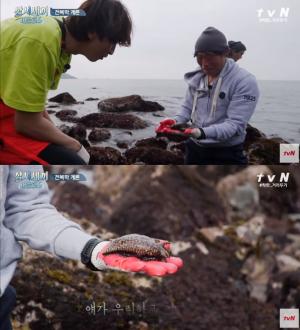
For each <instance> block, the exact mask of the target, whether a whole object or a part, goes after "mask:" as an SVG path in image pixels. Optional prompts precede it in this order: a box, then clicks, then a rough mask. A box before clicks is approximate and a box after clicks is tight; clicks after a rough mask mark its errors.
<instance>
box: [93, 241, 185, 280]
mask: <svg viewBox="0 0 300 330" xmlns="http://www.w3.org/2000/svg"><path fill="white" fill-rule="evenodd" d="M109 244H110V242H109V241H104V242H101V243H99V244H98V245H96V246H95V248H94V250H93V252H92V256H91V262H92V264H93V265H94V266H95V267H96V268H97V269H99V270H106V269H114V270H119V271H124V272H141V273H146V274H147V275H149V276H164V275H168V274H174V273H176V272H177V271H178V269H179V268H181V267H182V266H183V261H182V259H180V258H177V257H169V258H167V259H166V260H165V261H153V260H151V261H145V260H142V259H139V258H137V257H125V256H122V255H120V254H117V253H113V254H109V255H103V253H104V252H105V250H106V249H107V247H108V246H109ZM164 247H165V248H166V249H168V250H170V244H169V243H166V245H165V246H164Z"/></svg>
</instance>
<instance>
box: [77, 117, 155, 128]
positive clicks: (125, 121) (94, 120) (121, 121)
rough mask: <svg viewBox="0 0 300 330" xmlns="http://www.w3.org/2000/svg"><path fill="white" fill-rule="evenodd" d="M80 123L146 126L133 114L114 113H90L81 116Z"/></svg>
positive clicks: (105, 125) (91, 125)
mask: <svg viewBox="0 0 300 330" xmlns="http://www.w3.org/2000/svg"><path fill="white" fill-rule="evenodd" d="M80 123H82V124H84V125H85V126H86V127H88V128H93V127H106V128H123V129H142V128H146V127H147V126H148V125H147V123H146V122H145V121H144V120H142V119H140V118H139V117H137V116H134V115H127V114H115V113H91V114H89V115H86V116H83V117H82V118H81V119H80Z"/></svg>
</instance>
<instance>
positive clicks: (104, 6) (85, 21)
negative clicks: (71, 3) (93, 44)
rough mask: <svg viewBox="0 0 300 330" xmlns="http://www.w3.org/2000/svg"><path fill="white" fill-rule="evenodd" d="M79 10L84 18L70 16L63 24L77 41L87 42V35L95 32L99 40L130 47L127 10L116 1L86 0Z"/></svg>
mask: <svg viewBox="0 0 300 330" xmlns="http://www.w3.org/2000/svg"><path fill="white" fill-rule="evenodd" d="M79 9H82V10H84V11H85V13H86V16H71V17H68V18H66V20H65V23H66V26H67V28H68V30H69V32H70V33H71V34H72V36H73V37H74V38H75V39H76V40H78V41H86V40H88V39H89V38H88V33H92V32H96V33H97V35H98V37H99V39H105V38H106V39H108V40H109V41H110V42H112V43H114V44H119V45H121V46H126V47H128V46H130V44H131V33H132V21H131V18H130V15H129V12H128V10H127V8H126V7H125V6H124V5H123V4H122V3H121V2H120V1H118V0H87V1H85V2H84V3H83V4H82V5H81V6H80V7H79Z"/></svg>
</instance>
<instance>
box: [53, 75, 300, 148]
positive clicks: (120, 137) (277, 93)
mask: <svg viewBox="0 0 300 330" xmlns="http://www.w3.org/2000/svg"><path fill="white" fill-rule="evenodd" d="M258 83H259V88H260V93H261V96H260V100H259V103H258V106H257V108H256V111H255V113H254V115H253V116H252V118H251V121H250V124H252V125H253V126H255V127H257V128H258V129H260V130H261V131H262V132H264V133H265V134H266V135H267V136H268V137H274V136H279V137H281V138H283V139H285V140H287V141H288V142H291V143H300V81H259V82H258ZM185 90H186V84H185V83H184V81H182V80H125V79H124V80H122V79H120V80H115V79H106V80H104V79H99V80H98V79H97V80H94V79H62V80H61V82H60V86H59V88H58V89H57V90H55V91H50V92H49V95H48V97H52V96H55V95H57V94H58V93H62V92H69V93H70V94H71V95H73V96H74V97H75V98H76V99H77V101H85V99H86V98H88V97H94V98H96V97H97V98H99V99H100V100H103V99H105V98H110V97H121V96H127V95H131V94H139V95H141V96H142V97H143V98H144V99H146V100H150V101H156V102H159V103H160V104H161V105H163V106H164V107H165V110H164V111H159V112H155V113H141V112H133V114H136V115H138V116H139V117H141V118H143V119H144V120H146V121H147V122H148V124H149V127H148V128H146V129H142V130H136V131H132V135H131V134H129V132H126V131H124V130H118V129H112V130H111V132H112V138H111V139H110V141H108V142H106V143H104V144H103V143H102V144H101V145H110V146H115V144H116V143H117V142H118V141H126V142H128V143H129V144H131V143H133V142H134V141H135V140H137V139H142V138H146V137H150V136H154V135H155V134H154V128H155V126H156V125H157V124H158V122H159V121H160V120H162V119H163V117H172V116H174V115H175V114H176V113H177V112H178V111H179V110H180V105H181V103H182V101H183V97H184V95H185ZM98 102H99V101H85V102H84V104H76V105H73V106H61V109H74V110H77V111H78V116H80V117H81V116H83V115H85V114H88V113H93V112H97V111H98V108H97V104H98ZM51 104H52V103H51V102H49V105H51ZM54 110H57V109H54ZM53 118H55V121H56V123H57V124H61V123H62V122H61V121H60V120H59V119H57V118H56V117H55V116H53ZM66 124H68V123H66Z"/></svg>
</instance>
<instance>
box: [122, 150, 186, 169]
mask: <svg viewBox="0 0 300 330" xmlns="http://www.w3.org/2000/svg"><path fill="white" fill-rule="evenodd" d="M125 157H126V159H127V163H128V164H135V163H144V164H148V165H159V164H163V165H169V164H177V165H180V164H183V163H184V160H183V156H182V155H178V154H175V153H173V152H171V151H168V150H162V149H160V148H155V147H154V148H149V147H133V148H131V149H128V150H127V151H126V152H125Z"/></svg>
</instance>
